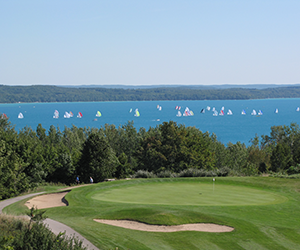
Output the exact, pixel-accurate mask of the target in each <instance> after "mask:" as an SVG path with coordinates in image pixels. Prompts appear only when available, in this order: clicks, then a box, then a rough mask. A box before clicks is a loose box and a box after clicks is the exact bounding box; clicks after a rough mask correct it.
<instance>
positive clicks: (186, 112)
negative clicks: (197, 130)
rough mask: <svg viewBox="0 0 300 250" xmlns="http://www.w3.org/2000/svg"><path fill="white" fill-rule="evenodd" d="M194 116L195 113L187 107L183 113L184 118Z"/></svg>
mask: <svg viewBox="0 0 300 250" xmlns="http://www.w3.org/2000/svg"><path fill="white" fill-rule="evenodd" d="M193 115H194V112H193V111H192V110H190V109H189V108H188V107H186V108H185V110H184V112H183V116H193Z"/></svg>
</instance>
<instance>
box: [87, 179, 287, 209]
mask: <svg viewBox="0 0 300 250" xmlns="http://www.w3.org/2000/svg"><path fill="white" fill-rule="evenodd" d="M91 198H93V199H96V200H102V201H110V202H121V203H135V204H157V205H197V206H239V205H243V206H245V205H267V204H276V203H281V202H285V201H287V198H286V197H284V196H281V195H278V194H275V193H272V192H266V191H262V190H259V189H255V188H249V187H240V186H230V185H222V184H217V183H215V182H212V183H211V184H203V183H149V184H148V185H138V184H137V185H133V186H131V187H126V188H124V187H120V188H112V189H109V190H105V191H102V192H101V191H100V192H99V193H97V194H95V195H93V196H92V197H91Z"/></svg>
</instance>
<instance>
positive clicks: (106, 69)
mask: <svg viewBox="0 0 300 250" xmlns="http://www.w3.org/2000/svg"><path fill="white" fill-rule="evenodd" d="M0 46H1V47H0V84H7V85H32V84H52V85H81V84H126V85H150V84H151V85H152V84H260V83H261V84H266V83H268V84H272V83H274V84H284V83H289V84H293V83H300V1H299V0H280V1H279V0H180V1H179V0H106V1H102V0H85V1H84V0H45V1H42V0H0Z"/></svg>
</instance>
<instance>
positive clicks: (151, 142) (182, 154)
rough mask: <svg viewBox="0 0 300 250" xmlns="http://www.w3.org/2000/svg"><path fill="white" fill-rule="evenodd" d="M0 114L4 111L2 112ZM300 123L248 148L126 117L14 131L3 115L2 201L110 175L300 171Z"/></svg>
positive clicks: (0, 152)
mask: <svg viewBox="0 0 300 250" xmlns="http://www.w3.org/2000/svg"><path fill="white" fill-rule="evenodd" d="M0 117H1V114H0ZM299 164H300V129H299V126H298V125H297V124H291V125H290V126H274V127H272V128H271V133H270V135H264V136H262V137H261V138H258V137H256V138H254V139H253V140H252V144H251V145H250V146H248V147H247V146H246V145H245V144H243V143H240V142H237V143H236V144H233V143H228V144H227V145H224V144H222V143H221V142H219V141H218V140H217V138H216V136H215V135H214V134H209V133H208V132H205V133H204V132H202V131H200V130H199V129H197V128H195V127H186V126H184V125H178V124H177V123H176V122H173V121H170V122H163V123H162V124H160V125H158V126H157V127H155V128H150V129H149V130H148V131H146V129H144V128H141V129H140V130H139V131H137V130H136V128H135V127H134V126H133V122H128V123H127V124H124V125H122V126H119V127H116V126H114V125H109V124H106V125H105V126H104V127H101V128H100V129H98V128H86V127H85V128H78V127H76V126H74V125H73V126H72V127H71V128H67V127H65V128H64V130H63V131H61V130H60V128H56V127H55V126H53V125H52V126H51V127H50V129H49V131H46V129H44V128H43V127H42V125H41V124H39V125H38V127H37V128H36V130H33V129H32V128H30V127H25V128H23V129H22V130H20V131H18V132H17V131H16V130H15V129H14V127H13V126H12V125H11V124H10V122H9V121H8V119H4V118H0V199H6V198H9V197H13V196H16V195H19V194H20V193H22V192H25V191H27V190H29V189H33V188H35V187H36V186H38V185H40V184H41V183H44V182H54V183H65V184H75V179H76V177H77V176H79V178H80V181H81V182H85V183H87V182H89V178H90V176H92V177H93V179H94V181H95V182H101V181H103V180H105V179H107V178H117V179H121V178H126V177H144V178H151V177H197V176H227V175H231V176H250V175H259V174H262V173H268V174H273V175H274V174H276V175H283V176H285V175H288V176H293V175H294V176H293V177H297V174H298V173H300V167H299Z"/></svg>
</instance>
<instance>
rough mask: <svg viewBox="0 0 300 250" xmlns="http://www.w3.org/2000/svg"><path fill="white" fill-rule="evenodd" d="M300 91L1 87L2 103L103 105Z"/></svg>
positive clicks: (296, 92) (299, 90)
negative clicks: (109, 102)
mask: <svg viewBox="0 0 300 250" xmlns="http://www.w3.org/2000/svg"><path fill="white" fill-rule="evenodd" d="M299 97H300V87H299V86H298V85H297V86H296V85H295V86H288V87H275V88H265V89H257V88H252V89H251V88H219V89H215V88H214V89H203V88H202V89H201V88H199V89H198V88H196V87H194V88H191V87H190V86H187V87H184V86H180V87H157V88H155V87H153V88H139V89H134V88H128V89H125V88H101V87H95V88H93V87H89V88H88V87H79V88H75V87H58V86H45V85H44V86H43V85H35V86H6V85H0V103H18V102H21V103H29V102H93V101H94V102H100V101H151V100H243V99H266V98H299Z"/></svg>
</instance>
